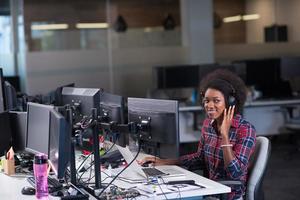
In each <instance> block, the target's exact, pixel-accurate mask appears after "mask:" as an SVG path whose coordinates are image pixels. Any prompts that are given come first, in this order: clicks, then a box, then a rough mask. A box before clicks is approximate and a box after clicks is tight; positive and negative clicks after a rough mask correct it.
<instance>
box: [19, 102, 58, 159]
mask: <svg viewBox="0 0 300 200" xmlns="http://www.w3.org/2000/svg"><path fill="white" fill-rule="evenodd" d="M52 109H53V106H50V105H42V104H38V103H32V102H28V103H27V129H26V130H27V131H26V142H25V150H26V151H28V152H31V153H34V154H37V153H44V154H46V155H48V154H49V131H50V128H49V127H50V110H52Z"/></svg>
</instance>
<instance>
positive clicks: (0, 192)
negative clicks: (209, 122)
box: [0, 166, 230, 200]
mask: <svg viewBox="0 0 300 200" xmlns="http://www.w3.org/2000/svg"><path fill="white" fill-rule="evenodd" d="M164 167H166V166H159V167H158V168H164ZM178 170H181V171H183V172H184V173H185V174H186V176H183V177H176V178H175V177H173V178H164V180H165V181H170V180H188V179H189V180H190V179H192V180H195V182H196V184H199V185H201V186H204V187H205V188H201V189H197V190H192V191H185V192H183V191H182V192H180V196H181V198H185V197H197V196H203V195H211V194H222V193H228V192H230V188H229V187H227V186H225V185H222V184H219V183H217V182H215V181H212V180H209V179H207V178H204V177H202V176H199V175H197V174H195V173H192V172H189V171H187V170H185V169H183V168H180V167H178ZM102 177H103V178H104V177H105V175H102ZM109 180H110V179H107V180H106V181H105V182H107V181H109ZM114 184H115V185H117V186H119V187H123V188H130V187H134V186H135V185H136V184H130V183H128V182H124V181H122V180H116V181H115V182H114ZM26 185H27V186H30V184H29V183H28V182H27V181H26V179H25V178H24V177H21V178H16V177H9V176H7V175H5V174H2V173H0V188H1V189H0V199H1V200H21V199H22V200H32V199H35V196H26V195H22V194H21V190H22V188H23V187H24V186H26ZM157 188H158V189H159V187H157ZM166 195H167V198H168V199H169V198H178V195H179V193H178V192H174V193H169V194H166ZM148 197H149V196H148ZM148 197H145V196H141V197H138V198H137V199H148ZM54 199H59V198H58V197H52V196H51V195H49V200H54ZM90 199H94V198H92V197H91V198H90ZM155 199H165V197H164V195H157V196H155Z"/></svg>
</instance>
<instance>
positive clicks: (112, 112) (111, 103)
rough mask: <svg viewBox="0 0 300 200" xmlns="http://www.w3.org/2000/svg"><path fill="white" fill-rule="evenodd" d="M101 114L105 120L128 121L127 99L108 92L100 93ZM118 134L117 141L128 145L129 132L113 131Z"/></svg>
mask: <svg viewBox="0 0 300 200" xmlns="http://www.w3.org/2000/svg"><path fill="white" fill-rule="evenodd" d="M100 116H101V117H102V118H103V119H104V121H105V122H108V123H109V122H112V121H114V122H116V123H118V124H124V123H127V119H125V100H124V98H123V97H122V96H119V95H114V94H110V93H107V92H101V93H100ZM112 134H117V138H118V141H117V143H118V144H119V145H120V146H126V144H128V137H127V136H126V135H127V134H124V133H112Z"/></svg>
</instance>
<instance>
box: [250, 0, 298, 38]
mask: <svg viewBox="0 0 300 200" xmlns="http://www.w3.org/2000/svg"><path fill="white" fill-rule="evenodd" d="M299 8H300V1H299V0H288V1H285V0H275V1H273V0H247V2H246V13H249V14H254V13H258V14H259V15H260V19H259V20H253V21H251V22H249V23H247V24H246V27H247V28H246V29H247V34H246V35H247V42H248V43H261V42H264V27H265V26H271V25H273V24H278V25H287V26H288V40H289V41H290V42H297V41H300V26H299V25H298V24H299V19H300V12H299Z"/></svg>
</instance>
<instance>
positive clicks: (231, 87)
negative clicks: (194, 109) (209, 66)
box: [200, 69, 247, 113]
mask: <svg viewBox="0 0 300 200" xmlns="http://www.w3.org/2000/svg"><path fill="white" fill-rule="evenodd" d="M208 88H211V89H215V90H218V91H220V92H222V94H223V95H224V98H225V103H226V107H228V106H229V98H230V96H233V97H234V99H235V113H242V111H243V106H244V103H245V101H246V97H247V90H246V85H245V83H244V81H243V80H242V79H241V78H240V77H239V76H238V75H236V74H235V73H233V72H231V71H229V70H226V69H217V70H215V71H212V72H211V73H209V74H207V75H206V76H205V77H204V78H203V79H202V80H201V82H200V98H201V101H202V99H203V97H204V94H205V92H206V90H207V89H208Z"/></svg>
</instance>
